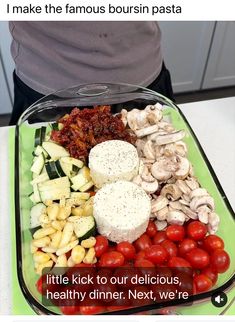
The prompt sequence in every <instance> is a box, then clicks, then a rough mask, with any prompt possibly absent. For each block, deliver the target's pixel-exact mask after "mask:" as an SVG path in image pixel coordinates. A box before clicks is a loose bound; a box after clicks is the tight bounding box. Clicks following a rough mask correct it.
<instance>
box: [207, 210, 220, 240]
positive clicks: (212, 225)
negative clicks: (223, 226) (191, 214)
mask: <svg viewBox="0 0 235 322" xmlns="http://www.w3.org/2000/svg"><path fill="white" fill-rule="evenodd" d="M219 223H220V218H219V216H218V215H217V214H216V213H215V212H211V213H210V214H209V223H208V231H209V233H210V234H211V235H213V234H215V233H216V232H217V230H218V228H219Z"/></svg>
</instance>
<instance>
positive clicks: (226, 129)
mask: <svg viewBox="0 0 235 322" xmlns="http://www.w3.org/2000/svg"><path fill="white" fill-rule="evenodd" d="M180 108H181V109H182V111H183V113H184V114H185V116H186V118H187V119H188V122H189V123H190V125H191V127H192V129H193V130H194V132H195V134H196V136H197V138H198V140H199V142H200V143H201V146H202V148H203V149H204V151H205V153H206V155H207V157H208V159H209V161H210V163H211V165H212V167H213V169H214V171H215V173H216V175H217V177H218V179H219V181H220V183H221V186H222V188H223V189H224V191H225V194H226V195H227V198H228V200H229V202H230V203H231V206H232V207H233V209H234V210H235V198H234V196H235V184H234V183H235V182H234V179H235V166H234V164H235V149H234V139H235V97H231V98H225V99H217V100H210V101H202V102H195V103H188V104H182V105H180ZM8 133H9V127H3V128H0V139H1V142H0V196H1V202H0V254H1V264H0V265H1V266H0V290H1V291H0V314H6V315H7V314H11V292H12V291H11V288H12V285H11V278H10V277H11V273H10V271H11V269H12V265H11V256H10V255H11V238H10V236H11V227H10V219H9V218H10V191H9V190H10V187H9V166H8V165H9V163H8V149H9V148H8ZM232 307H233V308H232ZM232 307H231V308H230V311H231V312H230V314H235V309H234V306H233V305H232ZM232 310H233V311H232ZM208 313H209V312H208ZM227 313H228V312H227Z"/></svg>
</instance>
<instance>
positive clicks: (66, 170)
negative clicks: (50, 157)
mask: <svg viewBox="0 0 235 322" xmlns="http://www.w3.org/2000/svg"><path fill="white" fill-rule="evenodd" d="M55 165H56V169H57V172H58V173H59V175H60V176H61V177H65V176H68V177H69V178H71V176H72V166H71V165H70V164H68V163H63V162H62V161H61V159H60V160H56V161H55Z"/></svg>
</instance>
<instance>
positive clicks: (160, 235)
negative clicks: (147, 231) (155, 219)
mask: <svg viewBox="0 0 235 322" xmlns="http://www.w3.org/2000/svg"><path fill="white" fill-rule="evenodd" d="M166 239H167V237H166V232H165V231H158V232H157V233H156V235H155V236H154V237H153V244H154V245H158V244H161V243H162V242H163V241H164V240H166Z"/></svg>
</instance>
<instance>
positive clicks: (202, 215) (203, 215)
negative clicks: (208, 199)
mask: <svg viewBox="0 0 235 322" xmlns="http://www.w3.org/2000/svg"><path fill="white" fill-rule="evenodd" d="M197 213H198V219H199V220H200V221H201V222H203V223H204V224H208V222H209V214H210V213H211V209H210V208H208V207H207V206H201V207H198V208H197Z"/></svg>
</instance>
